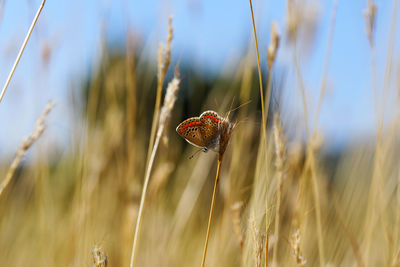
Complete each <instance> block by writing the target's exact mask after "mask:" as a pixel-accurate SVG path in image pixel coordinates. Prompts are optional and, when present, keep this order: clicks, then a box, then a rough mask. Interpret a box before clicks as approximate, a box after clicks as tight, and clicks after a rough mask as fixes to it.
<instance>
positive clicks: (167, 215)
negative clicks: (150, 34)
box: [0, 0, 400, 267]
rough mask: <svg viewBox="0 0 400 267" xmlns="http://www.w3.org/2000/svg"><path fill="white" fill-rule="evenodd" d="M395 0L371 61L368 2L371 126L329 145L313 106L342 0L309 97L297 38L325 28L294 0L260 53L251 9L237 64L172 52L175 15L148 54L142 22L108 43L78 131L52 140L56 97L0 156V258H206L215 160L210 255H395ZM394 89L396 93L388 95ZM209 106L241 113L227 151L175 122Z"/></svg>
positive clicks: (241, 261) (272, 262)
mask: <svg viewBox="0 0 400 267" xmlns="http://www.w3.org/2000/svg"><path fill="white" fill-rule="evenodd" d="M397 2H398V1H396V0H395V1H393V10H394V12H393V18H392V20H393V21H394V23H393V24H392V25H387V28H388V29H389V30H390V33H391V34H390V38H389V40H387V43H388V45H387V47H388V49H387V51H386V53H387V55H388V56H387V58H386V59H384V60H385V62H386V63H385V68H384V69H383V70H380V69H377V64H376V63H375V62H376V58H375V57H376V53H375V47H376V46H375V42H376V40H375V39H374V30H375V16H376V14H379V10H377V9H376V6H375V4H374V3H373V1H368V3H367V4H366V9H365V10H364V16H365V22H366V34H365V42H369V45H370V54H369V55H366V56H368V57H370V58H371V60H370V62H371V66H370V68H371V73H372V75H373V76H374V77H373V79H372V80H373V81H380V80H382V81H383V84H382V85H381V84H379V83H377V82H373V84H371V85H370V89H368V88H366V90H373V91H374V96H375V99H374V101H375V107H374V108H375V113H376V121H375V122H374V123H375V124H376V136H374V137H370V138H361V137H360V140H359V142H354V143H351V144H347V145H346V146H343V147H341V148H340V149H337V150H335V151H331V150H327V149H325V146H324V144H325V141H326V140H325V139H324V138H323V136H324V134H323V131H322V130H320V128H319V127H318V122H319V115H320V112H321V107H322V106H323V105H324V100H325V98H326V91H327V90H328V87H329V85H328V81H327V76H328V72H329V62H330V59H331V58H332V57H335V55H334V54H332V53H331V44H332V38H333V36H334V35H335V20H336V4H335V5H334V8H333V10H332V11H331V24H330V28H329V35H328V41H327V47H326V57H325V58H322V59H321V61H323V62H324V64H323V66H324V69H323V71H322V77H321V79H320V85H318V87H319V88H320V90H319V92H318V97H317V98H316V99H317V102H316V103H313V104H310V102H312V101H311V99H309V98H308V96H309V94H308V90H307V84H306V83H305V82H304V77H303V71H304V69H305V68H307V66H306V65H305V64H302V62H301V61H299V55H298V53H299V47H300V46H301V47H304V46H307V45H311V44H310V42H314V41H315V39H313V38H311V37H310V36H311V35H312V34H313V29H314V27H315V25H312V22H310V19H309V16H307V13H306V12H307V10H304V8H302V5H301V4H300V3H299V1H290V0H289V1H288V2H287V8H288V10H287V20H286V23H278V24H280V25H278V26H277V25H276V24H273V25H271V38H270V42H269V43H258V46H259V48H260V50H259V53H260V58H261V59H262V58H265V56H266V57H267V60H264V61H258V60H259V59H258V57H257V53H258V52H257V53H256V44H255V42H253V41H254V37H255V36H254V33H255V32H254V31H253V28H251V27H250V26H252V25H253V26H257V23H254V22H253V24H251V22H250V21H249V25H250V26H249V36H251V38H252V39H251V40H252V41H251V42H249V45H248V48H247V51H246V53H244V54H243V55H242V57H241V59H240V62H239V64H237V67H236V68H235V70H234V72H232V73H229V74H220V75H214V76H212V75H211V76H207V75H202V74H200V73H199V72H198V71H197V70H196V69H195V68H193V67H192V66H190V64H189V63H186V62H184V61H183V62H178V61H177V60H175V59H174V58H173V55H174V46H173V44H174V20H173V19H170V20H169V21H165V22H164V23H165V29H166V32H167V35H166V36H165V37H164V39H165V41H164V42H163V43H162V44H161V45H160V49H159V50H158V51H153V56H152V57H149V56H148V55H147V54H145V53H144V52H143V51H144V50H145V47H143V44H141V43H140V42H136V41H134V40H135V38H134V37H135V36H127V38H126V40H127V41H126V43H125V44H124V46H123V47H122V48H112V47H111V48H109V47H107V45H106V44H104V46H103V50H102V53H101V59H100V60H99V62H100V63H99V65H98V66H94V67H93V71H92V73H91V74H90V75H89V76H88V77H86V78H85V79H84V80H83V81H81V82H80V84H79V86H78V87H79V88H78V89H77V90H76V91H74V92H78V93H77V94H71V99H67V100H66V101H67V102H68V103H70V111H71V113H72V117H73V118H75V119H74V123H72V125H71V127H70V132H69V133H68V138H69V141H68V146H54V147H53V146H52V142H50V141H49V139H51V138H50V137H49V135H48V134H47V130H48V129H49V128H52V127H53V126H52V125H51V124H50V123H46V121H47V120H48V116H51V112H53V111H54V110H56V109H57V108H58V106H57V103H56V104H55V105H54V106H53V104H52V103H50V104H49V106H47V107H46V110H45V113H44V114H43V115H42V116H41V117H40V118H39V121H38V123H37V124H36V125H35V126H33V128H32V135H31V136H30V138H28V139H26V140H25V141H24V142H23V143H22V144H21V146H20V147H19V148H17V147H16V149H15V151H16V156H15V158H14V159H13V158H12V157H11V158H9V159H5V160H4V161H3V162H1V164H0V183H2V184H1V185H0V189H1V190H0V266H16V267H17V266H198V265H201V262H202V256H203V250H204V243H205V240H206V236H207V223H208V218H209V212H210V205H211V201H212V195H213V187H214V181H215V178H216V173H217V167H218V168H219V167H220V169H219V170H220V173H219V184H218V185H219V187H218V190H217V192H216V195H215V197H216V198H215V210H214V213H213V220H212V224H211V229H210V232H209V233H210V237H209V242H208V250H207V258H206V262H205V263H206V266H267V265H268V266H400V187H399V183H400V165H399V157H400V150H399V147H400V146H399V133H400V131H399V123H400V121H399V119H400V116H399V115H400V113H399V110H398V106H399V105H400V97H399V95H400V94H399V92H400V91H399V86H400V84H399V81H400V80H399V79H397V78H396V76H395V75H396V73H397V75H398V73H399V72H398V67H399V64H398V57H397V62H396V57H393V53H394V51H396V50H395V49H396V47H395V46H394V44H395V37H396V36H395V35H396V32H397V31H396V28H395V27H396V26H395V25H396V23H395V21H396V19H397V17H396V16H397V15H398V14H397ZM340 4H343V5H345V4H346V3H345V1H341V2H340V3H339V4H338V5H340ZM42 12H46V11H45V10H44V11H42ZM360 12H361V10H360ZM249 13H250V8H249ZM254 15H255V16H257V15H259V14H258V13H257V12H255V13H254ZM39 19H40V18H39ZM255 19H256V21H257V17H256V18H255ZM277 28H280V30H277ZM167 29H168V30H167ZM255 30H257V28H255ZM317 37H318V36H317ZM283 40H284V41H283ZM28 45H29V43H28ZM282 46H287V47H289V48H290V49H291V55H290V56H289V57H290V58H291V60H290V66H288V67H291V68H293V69H294V72H295V75H294V77H295V81H294V83H295V84H296V90H298V96H299V98H298V99H296V100H295V102H296V103H297V104H298V105H299V106H300V107H301V114H300V115H299V114H292V113H291V112H292V111H293V110H290V109H287V108H286V109H285V108H284V107H286V106H287V104H286V103H285V101H287V98H286V97H284V95H287V92H288V91H287V90H288V88H286V87H285V85H284V83H282V82H281V81H282V79H284V78H282V77H283V76H284V75H285V74H284V71H282V69H281V68H276V65H277V64H279V62H280V58H279V57H277V51H278V50H279V49H280V48H281V47H282ZM171 54H172V55H171ZM46 55H47V54H46ZM155 58H156V59H157V60H154V59H155ZM23 60H24V59H23V58H22V59H21V61H23ZM42 60H47V58H46V57H45V56H44V55H42ZM257 62H259V64H260V66H259V67H258V66H257ZM380 73H383V77H381V78H379V77H376V76H378V75H379V74H380ZM316 83H319V81H316ZM9 90H11V89H9ZM392 91H393V92H392ZM390 92H392V93H394V94H395V95H396V96H397V99H396V100H395V101H397V102H396V103H397V109H396V106H395V107H394V108H393V109H390V110H388V108H387V106H386V103H387V102H386V101H387V98H388V97H389V96H390V95H391V94H390ZM6 101H8V99H7V94H5V97H4V99H3V100H2V102H1V103H0V105H1V104H3V102H6ZM292 101H293V99H292ZM354 104H355V105H356V104H357V103H354ZM238 106H240V107H239V108H237V109H235V108H236V107H238ZM43 109H45V107H43ZM233 109H235V110H233ZM205 110H215V111H216V112H218V113H219V114H220V115H221V116H222V117H224V116H226V115H227V114H228V113H229V115H230V116H229V120H230V121H231V123H236V125H235V127H234V128H233V131H232V133H229V134H226V136H222V137H221V138H225V139H224V141H226V142H228V141H229V143H228V144H227V147H226V151H225V149H220V152H219V153H215V152H213V151H208V152H207V153H203V152H201V153H198V154H196V155H194V157H193V158H192V159H189V157H190V156H191V155H192V154H193V153H195V152H196V148H194V147H193V146H191V145H190V144H188V143H186V142H185V141H184V140H183V139H182V138H181V137H180V136H179V135H178V134H177V133H176V132H175V128H176V126H177V125H178V124H179V123H180V122H181V121H183V120H184V119H186V118H188V117H194V116H199V115H200V114H201V113H202V112H203V111H205ZM231 110H232V111H231ZM230 111H231V112H230ZM47 113H49V115H48V114H47ZM388 114H389V115H388ZM3 128H4V127H3ZM21 139H22V137H21ZM221 150H222V151H221ZM26 153H29V154H30V157H29V160H26V161H25V160H23V157H24V156H25V154H26ZM13 160H14V161H13ZM3 177H4V178H3ZM217 177H218V175H217ZM146 181H148V184H147V183H146ZM8 182H9V183H8ZM3 189H4V190H3ZM144 196H145V198H144ZM138 218H139V220H138ZM138 225H140V227H138ZM135 230H136V231H135ZM134 240H135V241H134Z"/></svg>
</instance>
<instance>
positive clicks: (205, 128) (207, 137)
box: [176, 111, 231, 152]
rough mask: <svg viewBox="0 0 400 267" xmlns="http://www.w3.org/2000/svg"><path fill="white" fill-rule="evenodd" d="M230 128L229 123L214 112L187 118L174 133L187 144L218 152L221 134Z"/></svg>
mask: <svg viewBox="0 0 400 267" xmlns="http://www.w3.org/2000/svg"><path fill="white" fill-rule="evenodd" d="M226 127H228V128H230V127H231V124H230V123H229V121H228V120H227V119H225V118H222V117H221V116H219V115H218V113H217V112H215V111H205V112H203V113H202V114H201V115H200V117H193V118H189V119H187V120H185V121H183V122H181V123H180V124H179V125H178V127H177V128H176V132H177V133H178V134H179V135H180V136H182V137H183V138H184V139H185V140H186V141H187V142H188V143H190V144H192V145H194V146H197V147H200V148H203V151H204V152H206V151H207V150H208V149H211V150H213V151H216V152H218V151H219V148H220V140H221V133H222V132H223V130H224V129H225V128H226Z"/></svg>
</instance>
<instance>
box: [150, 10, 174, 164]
mask: <svg viewBox="0 0 400 267" xmlns="http://www.w3.org/2000/svg"><path fill="white" fill-rule="evenodd" d="M172 38H173V27H172V16H170V17H169V18H168V36H167V47H166V50H165V53H164V47H163V45H162V44H160V46H159V49H158V69H157V95H156V103H155V105H154V113H153V122H152V125H151V134H150V141H149V147H148V150H147V152H148V153H147V160H146V165H148V164H149V157H150V152H151V149H152V147H153V145H154V138H155V134H156V130H157V122H158V119H159V118H158V116H159V114H160V105H161V95H162V87H163V84H164V80H165V76H166V74H167V71H168V68H169V64H170V62H171V44H172Z"/></svg>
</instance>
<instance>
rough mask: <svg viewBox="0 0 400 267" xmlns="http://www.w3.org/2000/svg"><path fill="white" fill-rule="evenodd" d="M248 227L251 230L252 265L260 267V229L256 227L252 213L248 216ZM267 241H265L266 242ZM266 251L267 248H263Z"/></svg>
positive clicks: (261, 249) (261, 244)
mask: <svg viewBox="0 0 400 267" xmlns="http://www.w3.org/2000/svg"><path fill="white" fill-rule="evenodd" d="M249 227H250V232H251V237H252V239H253V254H254V266H255V267H261V260H262V252H263V249H264V248H263V242H262V239H261V238H260V237H261V235H260V231H259V230H258V229H257V226H256V221H255V218H254V215H252V216H250V219H249ZM266 243H267V242H266ZM265 250H266V251H268V248H266V249H265Z"/></svg>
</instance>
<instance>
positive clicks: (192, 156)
mask: <svg viewBox="0 0 400 267" xmlns="http://www.w3.org/2000/svg"><path fill="white" fill-rule="evenodd" d="M202 150H203V149H202V148H200V149H199V150H197V151H196V152H194V153H193V154H192V155H191V156H190V157H189V159H192V158H194V156H195V155H196V154H198V153H199V152H200V151H202Z"/></svg>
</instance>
